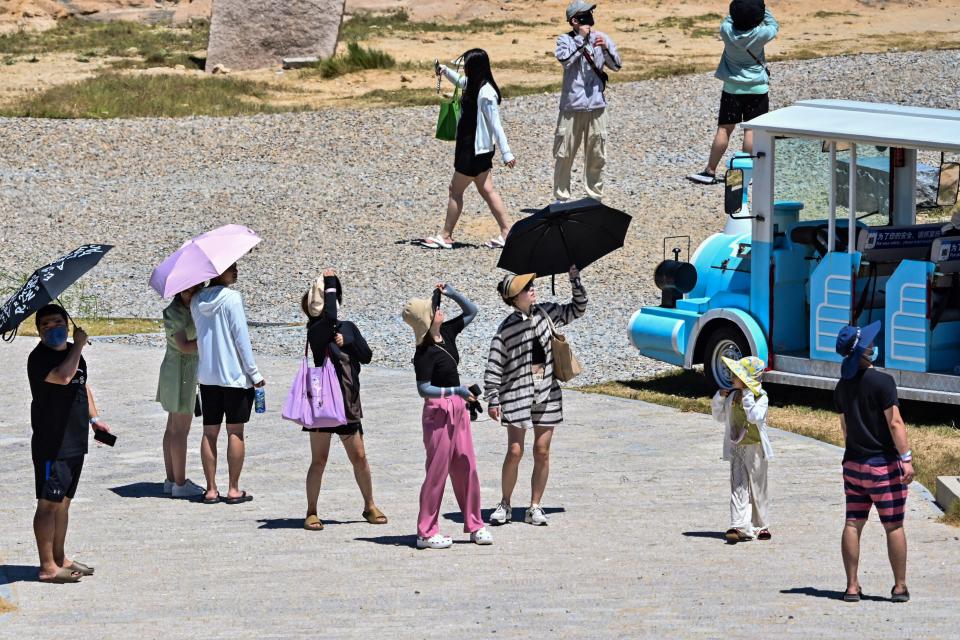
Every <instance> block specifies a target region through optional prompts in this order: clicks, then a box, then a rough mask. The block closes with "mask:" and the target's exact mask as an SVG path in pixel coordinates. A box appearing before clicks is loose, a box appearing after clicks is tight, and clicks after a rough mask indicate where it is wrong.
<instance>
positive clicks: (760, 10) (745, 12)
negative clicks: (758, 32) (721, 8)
mask: <svg viewBox="0 0 960 640" xmlns="http://www.w3.org/2000/svg"><path fill="white" fill-rule="evenodd" d="M766 14H767V7H766V5H765V4H764V2H763V0H733V2H731V3H730V18H731V19H732V20H733V28H734V29H736V30H737V31H751V30H753V29H756V28H757V27H758V26H760V23H761V22H763V18H764V17H765V16H766Z"/></svg>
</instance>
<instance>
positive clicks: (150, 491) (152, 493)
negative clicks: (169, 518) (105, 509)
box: [110, 482, 170, 500]
mask: <svg viewBox="0 0 960 640" xmlns="http://www.w3.org/2000/svg"><path fill="white" fill-rule="evenodd" d="M110 491H113V492H114V493H115V494H117V495H118V496H120V497H121V498H163V499H165V500H170V496H168V495H165V494H164V493H163V483H162V482H134V483H133V484H125V485H123V486H122V487H111V488H110Z"/></svg>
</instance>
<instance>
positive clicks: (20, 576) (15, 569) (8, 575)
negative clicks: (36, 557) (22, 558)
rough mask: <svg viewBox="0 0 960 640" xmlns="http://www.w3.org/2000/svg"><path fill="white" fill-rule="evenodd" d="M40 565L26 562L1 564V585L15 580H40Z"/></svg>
mask: <svg viewBox="0 0 960 640" xmlns="http://www.w3.org/2000/svg"><path fill="white" fill-rule="evenodd" d="M39 570H40V567H37V566H36V565H26V564H0V585H4V584H13V583H14V582H39V580H38V579H37V572H38V571H39Z"/></svg>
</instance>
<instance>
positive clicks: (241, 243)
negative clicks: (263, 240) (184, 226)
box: [150, 224, 260, 298]
mask: <svg viewBox="0 0 960 640" xmlns="http://www.w3.org/2000/svg"><path fill="white" fill-rule="evenodd" d="M259 242H260V236H258V235H257V234H256V233H254V232H253V230H252V229H249V228H247V227H245V226H243V225H240V224H228V225H225V226H222V227H219V228H217V229H214V230H213V231H208V232H206V233H204V234H201V235H199V236H197V237H196V238H193V239H191V240H187V241H186V242H185V243H183V246H182V247H180V248H179V249H177V250H176V251H175V252H174V253H173V254H172V255H170V256H169V257H167V259H166V260H164V261H163V262H161V263H160V264H159V265H157V268H156V269H154V270H153V273H151V274H150V286H151V287H153V288H154V290H155V291H156V292H157V293H159V294H160V295H161V296H163V297H164V298H169V297H170V296H172V295H175V294H177V293H180V292H181V291H185V290H186V289H189V288H190V287H192V286H194V285H196V284H200V283H201V282H203V281H204V280H209V279H211V278H216V277H217V276H219V275H220V274H221V273H223V272H224V271H226V270H227V268H228V267H229V266H230V265H232V264H233V263H234V262H236V261H237V260H239V259H240V258H242V257H243V256H245V255H246V254H247V252H248V251H250V249H253V248H254V247H255V246H257V244H258V243H259Z"/></svg>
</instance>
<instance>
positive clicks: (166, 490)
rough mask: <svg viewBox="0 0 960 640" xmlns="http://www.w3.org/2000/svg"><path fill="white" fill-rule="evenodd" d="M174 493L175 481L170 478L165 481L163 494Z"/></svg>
mask: <svg viewBox="0 0 960 640" xmlns="http://www.w3.org/2000/svg"><path fill="white" fill-rule="evenodd" d="M171 493H173V482H171V481H170V480H164V481H163V495H165V496H168V495H170V494H171Z"/></svg>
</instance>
